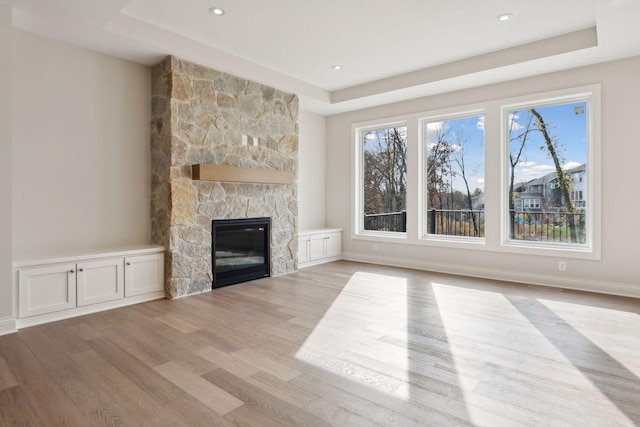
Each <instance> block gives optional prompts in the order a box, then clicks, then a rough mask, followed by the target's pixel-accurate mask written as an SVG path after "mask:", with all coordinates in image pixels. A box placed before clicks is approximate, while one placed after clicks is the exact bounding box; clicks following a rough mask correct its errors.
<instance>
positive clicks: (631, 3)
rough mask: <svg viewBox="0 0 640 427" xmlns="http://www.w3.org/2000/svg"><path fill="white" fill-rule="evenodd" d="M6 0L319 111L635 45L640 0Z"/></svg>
mask: <svg viewBox="0 0 640 427" xmlns="http://www.w3.org/2000/svg"><path fill="white" fill-rule="evenodd" d="M0 2H1V3H5V4H8V5H10V6H11V7H13V19H14V27H16V28H18V29H22V30H25V31H30V32H34V33H37V34H41V35H44V36H46V37H50V38H53V39H57V40H61V41H64V42H67V43H71V44H76V45H79V46H82V47H86V48H89V49H93V50H96V51H99V52H104V53H107V54H110V55H114V56H118V57H121V58H125V59H128V60H132V61H135V62H139V63H142V64H148V65H151V64H154V63H156V62H159V61H160V60H161V59H162V58H163V57H164V56H165V55H167V54H171V55H176V56H179V57H181V58H184V59H188V60H191V61H194V62H198V63H201V64H203V65H207V66H210V67H213V68H217V69H220V70H222V71H226V72H230V73H233V74H236V75H238V76H241V77H245V78H249V79H252V80H256V81H260V82H262V83H265V84H269V85H272V86H275V87H277V88H280V89H283V90H286V91H290V92H294V93H297V94H298V95H300V98H301V106H302V108H305V109H308V110H311V111H315V112H318V113H321V114H334V113H339V112H343V111H348V110H353V109H358V108H364V107H368V106H374V105H380V104H383V103H388V102H394V101H401V100H405V99H410V98H415V97H418V96H425V95H430V94H435V93H442V92H446V91H451V90H457V89H463V88H467V87H473V86H477V85H483V84H489V83H494V82H498V81H505V80H511V79H516V78H520V77H526V76H530V75H536V74H542V73H547V72H552V71H557V70H562V69H568V68H573V67H578V66H582V65H589V64H594V63H598V62H604V61H609V60H613V59H618V58H624V57H630V56H635V55H640V26H639V25H637V22H638V18H640V1H637V0H562V1H558V0H536V1H530V0H529V1H527V0H484V1H477V0H210V1H206V0H133V1H126V0H0ZM213 6H217V7H220V8H222V9H223V10H224V11H225V14H224V15H222V16H216V15H214V14H212V13H210V12H209V9H210V8H211V7H213ZM503 13H509V14H512V15H513V16H512V19H510V20H508V21H505V22H500V21H498V20H497V19H496V17H497V16H498V15H500V14H503ZM333 65H341V66H342V69H341V70H339V71H337V70H334V69H333V68H332V66H333Z"/></svg>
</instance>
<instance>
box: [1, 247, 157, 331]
mask: <svg viewBox="0 0 640 427" xmlns="http://www.w3.org/2000/svg"><path fill="white" fill-rule="evenodd" d="M14 271H15V275H14V277H15V280H16V282H17V283H16V286H17V295H18V300H17V306H18V307H17V308H18V320H17V325H18V327H20V326H29V325H32V324H38V323H45V322H49V321H53V320H59V319H63V318H68V317H73V316H77V315H81V314H86V313H90V312H95V311H100V310H106V309H109V308H115V307H121V306H125V305H129V304H134V303H138V302H142V301H149V300H152V299H158V298H164V248H162V247H157V246H152V247H145V248H137V249H128V250H115V251H105V252H97V253H90V254H84V255H78V256H75V257H74V256H71V257H64V258H46V259H31V260H26V261H25V260H23V261H19V262H14Z"/></svg>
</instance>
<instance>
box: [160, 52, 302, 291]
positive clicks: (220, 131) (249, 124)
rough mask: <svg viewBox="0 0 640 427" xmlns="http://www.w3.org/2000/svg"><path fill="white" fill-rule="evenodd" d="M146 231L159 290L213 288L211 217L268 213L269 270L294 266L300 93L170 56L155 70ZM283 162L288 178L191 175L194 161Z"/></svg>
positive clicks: (276, 166) (278, 166)
mask: <svg viewBox="0 0 640 427" xmlns="http://www.w3.org/2000/svg"><path fill="white" fill-rule="evenodd" d="M152 103H153V104H152V122H151V127H152V128H151V158H152V182H151V213H152V220H151V224H152V240H153V242H154V243H158V244H161V245H164V246H165V247H166V248H167V256H166V267H165V273H166V291H167V294H168V296H170V297H172V298H175V297H180V296H184V295H188V294H192V293H198V292H202V291H205V290H209V289H211V282H212V279H213V277H212V265H211V243H212V242H211V223H212V220H216V219H232V218H251V217H269V218H271V258H270V263H271V275H272V276H277V275H281V274H285V273H290V272H293V271H295V270H296V268H297V265H296V264H297V231H298V201H297V191H298V190H297V176H298V125H297V119H298V97H297V96H296V95H292V94H289V93H285V92H282V91H279V90H276V89H274V88H271V87H268V86H264V85H261V84H259V83H256V82H252V81H249V80H245V79H241V78H238V77H235V76H232V75H230V74H226V73H223V72H220V71H216V70H213V69H210V68H206V67H203V66H200V65H196V64H193V63H189V62H187V61H184V60H181V59H179V58H176V57H171V56H170V57H167V58H166V59H165V60H164V61H163V62H161V63H160V64H158V65H156V66H155V67H154V68H153V70H152ZM197 164H201V165H224V166H232V167H240V168H245V170H246V169H262V170H276V171H287V172H291V173H293V176H294V180H293V183H287V184H272V183H262V182H252V183H240V182H223V181H215V180H214V181H208V180H194V179H193V178H194V176H193V174H192V165H197Z"/></svg>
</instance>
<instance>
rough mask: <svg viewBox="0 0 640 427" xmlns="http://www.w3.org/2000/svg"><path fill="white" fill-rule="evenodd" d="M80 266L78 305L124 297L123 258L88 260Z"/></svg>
mask: <svg viewBox="0 0 640 427" xmlns="http://www.w3.org/2000/svg"><path fill="white" fill-rule="evenodd" d="M77 267H78V278H77V280H78V281H77V284H78V307H81V306H83V305H89V304H96V303H99V302H106V301H112V300H116V299H121V298H124V286H123V285H124V275H123V272H122V268H123V260H122V258H117V259H108V260H100V261H88V262H83V263H80V264H78V265H77Z"/></svg>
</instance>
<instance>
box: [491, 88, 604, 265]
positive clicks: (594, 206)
mask: <svg viewBox="0 0 640 427" xmlns="http://www.w3.org/2000/svg"><path fill="white" fill-rule="evenodd" d="M600 98H601V95H600V85H592V86H587V87H582V88H576V89H570V90H565V91H558V92H554V93H548V94H537V95H528V96H523V97H520V98H516V99H511V100H509V101H506V102H504V103H503V104H502V106H501V109H500V117H501V121H502V136H501V140H502V142H501V146H502V185H501V194H502V203H501V209H500V219H501V227H500V228H501V246H502V248H503V249H504V250H508V251H509V252H513V253H525V254H532V255H547V256H549V255H556V256H566V257H571V258H584V259H600V256H601V252H600V251H601V249H600V242H601V230H600V218H601V216H600V210H601V208H600V206H601V199H600V193H601V183H600V159H601V148H600V111H601V110H600V105H601V102H600ZM571 102H586V103H587V105H588V107H587V114H588V116H587V126H588V128H587V139H588V143H587V160H586V164H587V168H586V172H585V180H586V182H587V185H586V186H587V194H588V198H587V200H589V203H588V206H587V209H586V216H587V218H586V221H585V223H586V228H587V231H586V243H585V244H572V243H568V244H565V243H555V242H554V243H550V242H532V241H523V240H512V239H511V238H510V236H509V215H508V206H509V200H508V198H509V189H508V176H509V162H508V153H509V123H508V119H507V115H508V112H509V111H513V110H522V109H526V108H531V107H545V106H551V105H559V104H568V103H571Z"/></svg>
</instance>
